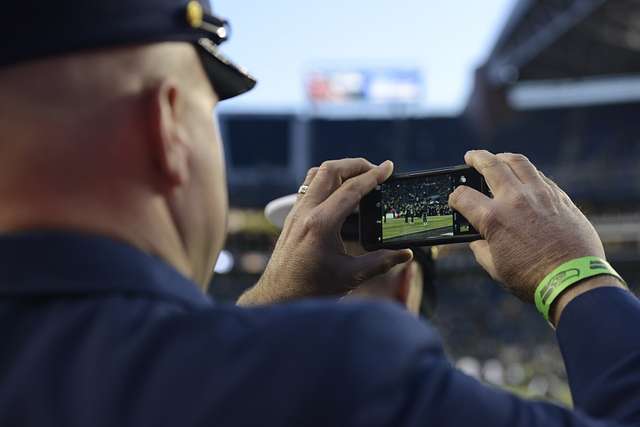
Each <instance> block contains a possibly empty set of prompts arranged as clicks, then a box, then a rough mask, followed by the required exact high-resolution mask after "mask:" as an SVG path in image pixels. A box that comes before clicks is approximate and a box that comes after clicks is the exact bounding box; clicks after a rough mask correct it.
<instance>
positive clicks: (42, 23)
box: [0, 0, 256, 99]
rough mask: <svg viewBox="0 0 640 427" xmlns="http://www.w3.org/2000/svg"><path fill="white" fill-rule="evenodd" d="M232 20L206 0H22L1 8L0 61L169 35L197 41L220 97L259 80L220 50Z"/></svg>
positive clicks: (152, 40)
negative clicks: (216, 10)
mask: <svg viewBox="0 0 640 427" xmlns="http://www.w3.org/2000/svg"><path fill="white" fill-rule="evenodd" d="M228 36H229V24H228V22H227V21H225V20H224V19H222V18H219V17H217V16H215V15H213V14H212V12H211V7H210V4H209V1H208V0H60V1H56V0H49V1H46V0H45V1H42V0H41V1H36V0H22V1H15V2H11V3H9V4H8V5H5V6H4V7H3V10H2V12H1V13H0V67H1V66H8V65H13V64H19V63H22V62H27V61H31V60H36V59H42V58H45V57H48V56H55V55H61V54H66V53H71V52H76V51H82V50H85V49H97V48H108V47H116V46H123V45H129V44H144V43H156V42H167V41H183V42H190V43H193V44H194V45H195V46H196V50H197V51H198V54H199V55H200V58H201V60H202V64H203V66H204V69H205V71H206V73H207V75H208V76H209V79H210V80H211V84H212V85H213V87H214V89H215V91H216V93H217V94H218V96H219V97H220V99H227V98H231V97H233V96H237V95H240V94H242V93H244V92H247V91H248V90H250V89H252V88H253V87H254V86H255V84H256V81H255V79H254V78H253V77H252V76H251V75H250V74H249V73H248V72H247V71H246V70H244V69H243V68H241V67H239V66H237V65H235V64H233V63H232V62H231V61H229V60H228V59H227V58H225V57H224V56H222V54H221V53H220V52H219V50H218V46H219V45H220V44H221V43H223V42H224V41H225V40H227V38H228Z"/></svg>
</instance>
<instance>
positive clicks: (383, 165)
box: [380, 160, 393, 167]
mask: <svg viewBox="0 0 640 427" xmlns="http://www.w3.org/2000/svg"><path fill="white" fill-rule="evenodd" d="M385 166H393V162H392V161H391V160H385V161H384V162H382V163H380V167H385Z"/></svg>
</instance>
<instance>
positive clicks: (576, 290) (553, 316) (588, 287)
mask: <svg viewBox="0 0 640 427" xmlns="http://www.w3.org/2000/svg"><path fill="white" fill-rule="evenodd" d="M609 287H616V288H622V289H627V287H626V285H625V283H624V282H623V281H622V280H620V279H619V278H617V277H615V276H608V275H607V276H595V277H590V278H588V279H585V280H583V281H581V282H579V283H576V284H575V285H574V286H572V287H570V288H568V289H566V290H565V291H564V292H562V293H561V294H560V295H559V296H558V297H557V298H556V300H555V301H554V302H553V304H552V305H551V308H550V310H549V321H550V322H551V323H552V324H553V326H554V327H556V328H557V327H558V323H559V322H560V319H561V317H562V312H563V311H564V309H565V308H566V307H567V306H568V305H569V304H570V303H571V302H572V301H573V300H574V299H576V298H577V297H579V296H580V295H582V294H584V293H586V292H589V291H592V290H594V289H598V288H609Z"/></svg>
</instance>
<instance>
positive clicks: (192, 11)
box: [187, 0, 204, 28]
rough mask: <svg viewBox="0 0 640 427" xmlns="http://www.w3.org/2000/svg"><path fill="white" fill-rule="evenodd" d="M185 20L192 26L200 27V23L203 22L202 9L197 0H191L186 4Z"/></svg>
mask: <svg viewBox="0 0 640 427" xmlns="http://www.w3.org/2000/svg"><path fill="white" fill-rule="evenodd" d="M187 22H188V23H189V25H191V26H192V27H193V28H200V27H202V23H203V22H204V10H203V9H202V5H201V4H200V3H199V2H198V1H197V0H191V1H190V2H189V3H188V4H187Z"/></svg>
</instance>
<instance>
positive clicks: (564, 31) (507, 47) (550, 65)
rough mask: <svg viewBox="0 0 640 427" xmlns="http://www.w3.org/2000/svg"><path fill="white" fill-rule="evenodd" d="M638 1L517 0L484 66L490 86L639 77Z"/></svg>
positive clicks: (639, 11) (639, 33)
mask: <svg viewBox="0 0 640 427" xmlns="http://www.w3.org/2000/svg"><path fill="white" fill-rule="evenodd" d="M639 22H640V0H518V1H517V3H516V5H515V7H514V9H513V12H512V14H511V16H510V18H509V19H508V21H507V24H506V26H505V28H504V29H503V31H502V33H501V35H500V36H499V38H498V41H497V43H496V44H495V47H494V48H493V51H492V52H491V54H490V57H489V60H488V62H487V64H486V66H487V72H488V77H489V79H490V81H491V82H492V83H493V84H496V85H505V84H513V83H517V82H521V81H531V80H554V79H581V78H587V77H598V76H609V75H621V74H635V73H640V54H639V53H640V25H638V23H639Z"/></svg>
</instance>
